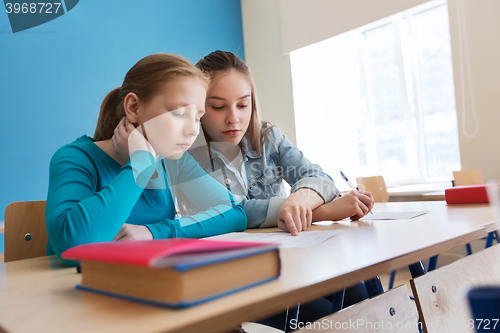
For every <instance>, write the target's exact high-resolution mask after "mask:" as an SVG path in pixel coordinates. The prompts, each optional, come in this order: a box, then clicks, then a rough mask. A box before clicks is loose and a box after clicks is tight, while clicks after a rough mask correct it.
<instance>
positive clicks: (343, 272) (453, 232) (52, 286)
mask: <svg viewBox="0 0 500 333" xmlns="http://www.w3.org/2000/svg"><path fill="white" fill-rule="evenodd" d="M420 210H429V211H430V212H429V213H427V214H425V215H422V216H419V217H416V218H414V219H411V220H397V221H387V220H384V221H369V220H365V221H358V222H348V221H341V222H338V223H332V222H321V223H320V225H315V226H313V227H312V228H311V229H312V230H314V229H316V230H321V229H342V230H344V231H343V232H342V233H340V234H339V235H337V236H335V237H334V238H332V239H330V240H328V241H327V242H325V243H323V244H321V245H318V246H317V247H315V248H311V249H282V251H281V259H282V275H281V277H280V278H279V279H278V280H276V281H273V282H270V283H266V284H264V285H261V286H257V287H255V288H251V289H248V290H245V291H242V292H239V293H237V294H233V295H230V296H227V297H224V298H221V299H218V300H215V301H211V302H209V303H206V304H202V305H199V306H195V307H192V308H188V309H183V310H170V309H164V308H159V307H154V306H148V305H144V304H140V303H135V302H130V301H124V300H120V299H116V298H112V297H106V296H102V295H97V294H93V293H88V292H83V291H80V290H76V289H75V285H76V284H78V283H79V282H80V276H79V275H78V274H77V273H76V270H75V268H67V267H64V265H63V264H62V263H61V262H60V261H59V259H57V258H56V257H53V256H51V257H41V258H36V259H28V260H20V261H15V262H9V263H6V264H5V263H3V264H0V332H1V331H2V329H4V330H5V331H7V332H29V331H33V332H34V331H36V332H44V331H47V332H66V331H68V330H69V329H71V331H74V332H108V331H120V332H217V331H222V330H224V329H226V328H229V327H231V326H234V325H235V324H238V323H240V322H242V321H246V320H255V319H258V318H262V317H265V316H268V315H270V314H272V313H277V312H280V311H282V310H284V309H286V307H287V306H293V305H295V304H297V303H301V302H302V303H303V302H307V301H309V300H312V299H315V298H318V297H320V296H322V295H326V294H329V293H332V292H335V291H337V290H340V289H342V288H343V287H345V286H349V285H352V284H354V283H357V282H359V281H363V280H367V279H369V278H372V277H374V276H376V275H380V274H382V273H387V272H389V271H391V270H393V269H396V268H399V267H403V266H406V265H409V264H411V263H414V262H416V261H418V260H421V259H425V258H428V257H430V256H433V255H436V254H438V253H441V252H444V251H447V250H449V249H451V248H453V247H456V246H459V245H462V244H466V243H468V242H470V241H472V240H475V239H478V238H481V237H485V236H486V233H487V231H486V229H485V228H484V227H482V226H483V225H488V226H490V228H493V227H497V226H498V225H497V223H496V222H494V220H493V213H492V211H491V209H490V207H489V206H488V205H474V206H472V205H468V206H453V207H447V206H446V205H445V203H444V202H410V203H407V202H406V203H403V202H401V203H399V202H396V203H383V204H376V206H375V211H420ZM258 231H261V232H262V231H263V230H258ZM265 231H276V230H275V229H274V228H273V229H267V230H265Z"/></svg>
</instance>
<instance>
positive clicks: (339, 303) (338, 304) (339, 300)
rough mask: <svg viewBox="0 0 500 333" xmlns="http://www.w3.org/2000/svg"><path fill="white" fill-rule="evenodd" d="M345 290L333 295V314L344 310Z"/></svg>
mask: <svg viewBox="0 0 500 333" xmlns="http://www.w3.org/2000/svg"><path fill="white" fill-rule="evenodd" d="M344 297H345V288H344V289H343V290H341V291H337V292H336V293H335V294H333V301H332V313H335V312H337V311H340V310H342V307H343V306H344Z"/></svg>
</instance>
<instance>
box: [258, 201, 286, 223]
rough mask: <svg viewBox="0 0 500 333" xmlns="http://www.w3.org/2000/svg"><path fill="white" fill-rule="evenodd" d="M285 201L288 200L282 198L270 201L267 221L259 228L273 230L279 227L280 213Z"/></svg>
mask: <svg viewBox="0 0 500 333" xmlns="http://www.w3.org/2000/svg"><path fill="white" fill-rule="evenodd" d="M285 200H286V198H280V197H272V198H271V199H269V206H268V208H267V216H266V220H265V221H264V223H262V224H261V225H260V227H259V228H271V227H277V226H278V211H279V209H280V207H281V204H282V203H283V202H284V201H285Z"/></svg>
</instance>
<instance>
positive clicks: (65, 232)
mask: <svg viewBox="0 0 500 333" xmlns="http://www.w3.org/2000/svg"><path fill="white" fill-rule="evenodd" d="M136 153H137V152H136ZM142 153H144V154H148V153H147V152H142ZM149 169H150V170H149V171H148V172H149V175H151V176H152V175H153V173H154V171H156V172H157V175H158V177H156V178H155V179H153V180H151V181H150V182H149V183H148V185H147V186H145V187H146V188H144V186H139V185H138V184H137V182H136V179H135V177H134V171H133V170H132V165H131V163H130V162H129V163H128V164H127V165H125V166H121V165H120V164H119V163H118V162H116V161H115V160H114V159H113V158H111V157H110V156H109V155H108V154H107V153H105V152H104V151H103V150H102V149H100V148H99V147H98V146H97V145H96V144H95V143H94V140H93V139H91V138H90V137H88V136H85V135H84V136H82V137H80V138H78V139H77V140H75V141H74V142H72V143H70V144H68V145H65V146H63V147H62V148H60V149H59V150H58V151H57V152H56V153H55V154H54V156H53V157H52V160H51V162H50V169H49V190H48V196H47V205H46V210H45V222H46V226H47V233H48V237H49V241H48V243H47V254H57V255H58V256H59V257H60V255H61V253H62V252H64V251H65V250H66V249H69V248H71V247H73V246H76V245H79V244H85V243H93V242H103V241H111V240H113V238H114V237H115V236H116V234H117V233H118V231H120V229H121V227H122V226H123V224H124V223H129V224H135V225H145V226H146V227H147V228H148V229H149V230H150V231H151V233H152V235H153V237H154V238H155V239H161V238H177V237H183V238H200V237H206V236H213V235H218V234H222V233H227V232H233V231H243V230H245V228H246V223H247V221H246V215H245V211H244V209H243V207H242V206H241V205H240V204H238V202H237V201H236V200H234V199H233V197H232V196H231V194H230V193H228V191H227V190H226V189H225V188H224V187H222V186H221V185H220V184H219V183H218V182H217V181H215V180H214V179H213V178H212V177H210V176H209V175H207V174H206V173H205V171H203V169H202V168H201V167H200V166H199V165H198V163H197V162H196V161H195V160H194V159H193V158H192V157H191V156H190V155H189V154H188V153H185V154H184V155H183V156H182V157H181V158H180V159H178V160H169V159H161V160H158V162H157V163H155V164H154V165H153V168H152V170H151V168H149ZM149 175H148V177H147V179H149ZM176 193H179V194H181V195H180V197H182V198H188V199H189V201H190V205H194V206H196V207H197V208H198V212H197V213H196V214H194V215H192V216H184V217H182V218H178V219H176V218H175V216H176V215H175V204H174V200H175V197H176V196H177V195H176ZM178 204H182V203H178ZM63 261H64V260H63ZM65 263H67V264H70V265H71V264H74V262H71V261H65Z"/></svg>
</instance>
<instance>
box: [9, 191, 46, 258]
mask: <svg viewBox="0 0 500 333" xmlns="http://www.w3.org/2000/svg"><path fill="white" fill-rule="evenodd" d="M47 241H48V237H47V229H46V227H45V201H19V202H13V203H11V204H10V205H8V206H7V208H6V209H5V256H4V259H5V262H7V261H13V260H20V259H28V258H34V257H41V256H44V255H46V254H47V250H46V246H47Z"/></svg>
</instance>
